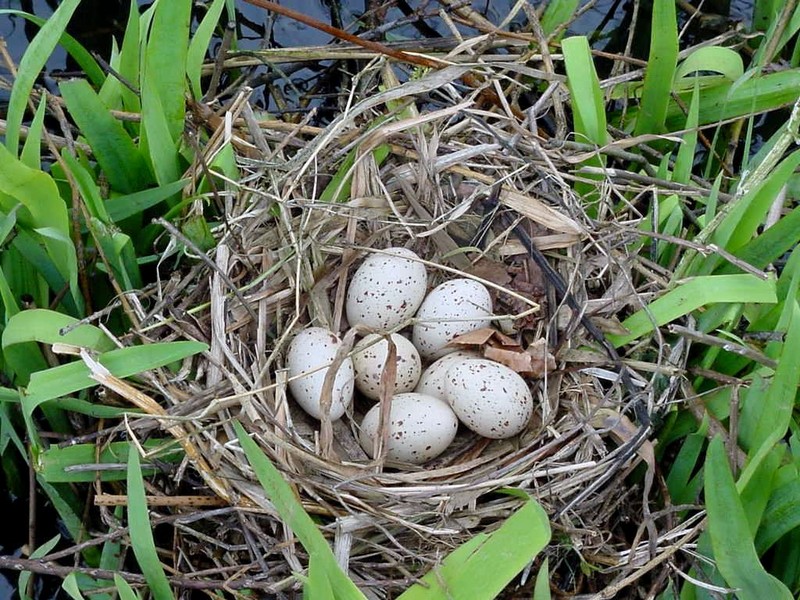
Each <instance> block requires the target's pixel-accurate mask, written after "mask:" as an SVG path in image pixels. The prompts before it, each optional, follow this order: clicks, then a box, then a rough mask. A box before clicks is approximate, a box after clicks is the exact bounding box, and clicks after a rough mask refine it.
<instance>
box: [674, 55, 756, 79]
mask: <svg viewBox="0 0 800 600" xmlns="http://www.w3.org/2000/svg"><path fill="white" fill-rule="evenodd" d="M697 71H714V72H716V73H719V74H720V75H723V76H725V78H727V79H729V80H731V81H736V80H737V79H739V78H740V77H741V76H742V75H743V74H744V64H743V63H742V57H741V55H740V54H739V53H738V52H736V51H735V50H732V49H730V48H725V47H723V46H703V47H702V48H697V49H696V50H694V51H693V52H692V53H691V54H689V56H687V57H686V58H685V59H684V60H683V62H682V63H681V64H680V65H679V66H678V69H677V70H676V71H675V78H676V79H682V78H684V77H687V76H688V75H691V74H692V73H695V72H697Z"/></svg>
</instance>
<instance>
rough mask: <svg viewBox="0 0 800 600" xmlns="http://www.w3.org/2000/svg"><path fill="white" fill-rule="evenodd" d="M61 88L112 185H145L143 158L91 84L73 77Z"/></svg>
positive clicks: (127, 188)
mask: <svg viewBox="0 0 800 600" xmlns="http://www.w3.org/2000/svg"><path fill="white" fill-rule="evenodd" d="M60 90H61V95H62V96H63V97H64V102H66V104H67V109H68V110H69V112H70V114H71V115H72V117H73V118H74V119H75V123H77V125H78V127H79V128H80V130H81V134H82V135H83V136H84V137H85V138H86V140H87V141H88V142H89V145H90V146H91V147H92V151H93V152H94V157H95V158H96V159H97V162H98V164H99V165H100V167H101V168H102V169H103V173H104V174H105V176H106V177H107V178H108V181H109V183H110V184H111V187H112V188H113V189H114V190H116V191H118V192H122V193H123V194H130V193H132V192H135V191H138V190H141V189H142V188H143V187H147V186H148V185H149V184H150V183H151V182H152V176H151V175H150V169H149V168H148V166H147V163H146V161H145V160H144V158H143V157H142V155H141V153H140V152H139V149H138V148H137V147H136V145H135V144H134V143H133V140H132V139H131V138H130V136H129V135H128V133H127V132H126V131H125V128H124V127H123V126H122V124H121V123H120V122H119V121H117V120H116V119H115V118H114V117H113V116H111V113H110V112H109V111H108V108H107V107H106V106H105V105H104V104H103V102H102V101H101V100H100V97H99V96H98V95H97V94H96V93H95V92H94V90H93V89H92V88H91V86H90V85H89V84H88V83H87V82H86V81H83V80H81V79H73V80H71V81H65V82H64V83H62V84H61V86H60Z"/></svg>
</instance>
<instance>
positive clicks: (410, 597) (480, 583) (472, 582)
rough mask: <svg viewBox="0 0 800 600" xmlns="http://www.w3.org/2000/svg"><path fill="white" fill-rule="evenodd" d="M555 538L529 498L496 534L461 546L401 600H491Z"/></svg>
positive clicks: (540, 511)
mask: <svg viewBox="0 0 800 600" xmlns="http://www.w3.org/2000/svg"><path fill="white" fill-rule="evenodd" d="M549 541H550V523H549V521H548V519H547V513H545V512H544V509H542V507H541V506H540V505H539V504H538V503H537V502H536V501H535V500H529V501H527V502H526V503H525V504H524V505H523V506H522V508H520V509H519V510H517V512H515V513H514V514H513V515H511V516H510V517H509V518H508V519H506V521H505V522H504V523H503V524H502V525H501V526H500V528H499V529H497V530H496V531H494V532H492V533H491V534H488V535H486V534H478V535H477V536H475V537H474V538H472V539H471V540H469V541H468V542H466V543H465V544H463V545H461V546H459V547H458V548H457V549H456V550H454V551H453V552H451V553H450V554H449V555H448V556H447V558H445V559H444V561H442V564H441V565H439V566H438V567H434V568H433V569H432V570H431V572H429V573H428V574H426V575H425V576H424V577H423V578H422V581H421V583H417V584H414V585H413V586H412V587H410V588H409V589H408V590H407V591H406V592H404V593H403V594H401V595H400V596H399V597H398V600H448V599H449V598H458V599H459V600H491V599H493V598H496V597H497V596H498V595H499V594H500V592H502V591H503V589H504V588H505V587H506V586H507V585H508V584H509V583H510V582H511V580H512V579H513V578H514V577H516V575H517V574H518V573H519V572H520V571H522V569H524V568H525V566H526V565H527V564H528V563H530V561H531V560H533V558H534V557H535V556H536V555H537V554H538V553H539V552H541V551H542V550H543V549H544V548H545V546H547V543H548V542H549Z"/></svg>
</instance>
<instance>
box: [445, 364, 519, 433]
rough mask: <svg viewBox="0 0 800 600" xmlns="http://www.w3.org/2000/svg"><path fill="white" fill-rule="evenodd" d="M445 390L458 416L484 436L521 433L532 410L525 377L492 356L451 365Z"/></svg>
mask: <svg viewBox="0 0 800 600" xmlns="http://www.w3.org/2000/svg"><path fill="white" fill-rule="evenodd" d="M444 393H445V397H446V398H447V402H449V403H450V406H451V407H452V409H453V412H455V413H456V415H457V416H458V419H459V420H460V421H461V422H462V423H464V425H466V426H467V427H469V428H470V429H471V430H472V431H474V432H475V433H477V434H479V435H482V436H484V437H487V438H492V439H504V438H509V437H511V436H514V435H516V434H518V433H520V432H521V431H522V430H523V429H525V426H526V425H527V424H528V421H529V420H530V418H531V415H532V414H533V396H532V395H531V390H530V388H528V384H527V383H525V380H524V379H522V377H520V376H519V375H518V374H517V373H516V372H514V371H512V370H511V369H509V368H508V367H506V366H505V365H501V364H499V363H496V362H494V361H491V360H485V359H482V358H477V359H471V360H464V361H461V362H458V363H456V364H455V365H453V366H452V367H450V369H448V371H447V376H446V381H445V388H444Z"/></svg>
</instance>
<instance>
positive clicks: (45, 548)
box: [17, 535, 61, 600]
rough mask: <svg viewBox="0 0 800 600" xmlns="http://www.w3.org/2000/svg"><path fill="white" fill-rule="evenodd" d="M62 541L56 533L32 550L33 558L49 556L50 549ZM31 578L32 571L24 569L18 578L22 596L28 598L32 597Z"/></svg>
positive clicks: (18, 586) (19, 590) (27, 599)
mask: <svg viewBox="0 0 800 600" xmlns="http://www.w3.org/2000/svg"><path fill="white" fill-rule="evenodd" d="M60 541H61V536H60V535H56V536H55V537H53V538H50V539H49V540H47V541H46V542H45V543H44V544H42V545H41V546H39V547H38V548H36V549H35V550H34V551H33V552H31V558H42V557H43V556H47V555H48V554H50V551H51V550H52V549H53V548H55V547H56V545H57V544H58V542H60ZM30 580H31V572H30V571H22V572H21V573H20V574H19V579H18V580H17V591H18V592H19V595H20V598H25V599H26V600H29V599H30V596H28V594H27V589H28V582H29V581H30Z"/></svg>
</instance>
